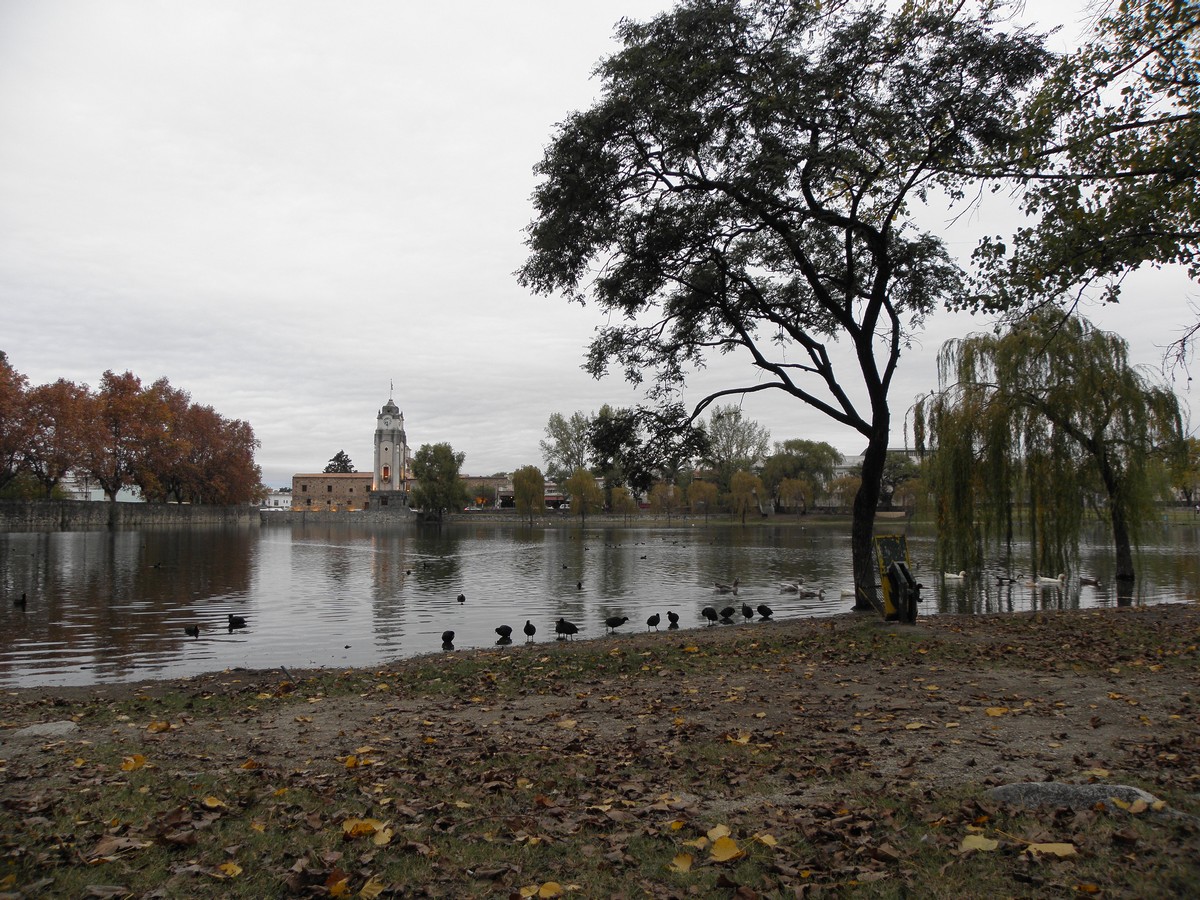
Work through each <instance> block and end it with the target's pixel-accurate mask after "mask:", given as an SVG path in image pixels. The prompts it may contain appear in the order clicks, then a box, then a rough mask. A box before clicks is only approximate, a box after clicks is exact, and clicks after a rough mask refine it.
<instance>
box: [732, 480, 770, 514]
mask: <svg viewBox="0 0 1200 900" xmlns="http://www.w3.org/2000/svg"><path fill="white" fill-rule="evenodd" d="M762 495H763V483H762V479H761V478H759V477H758V476H757V475H752V474H751V473H749V472H747V471H745V470H741V471H737V472H734V473H733V477H731V478H730V479H729V506H730V508H731V509H732V510H733V514H734V515H735V516H738V517H740V518H741V520H742V524H743V525H745V524H746V514H747V513H748V512H750V511H753V512H754V513H755V514H756V515H757V514H758V512H759V502H760V500H761V498H762Z"/></svg>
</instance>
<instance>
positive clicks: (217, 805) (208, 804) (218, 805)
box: [200, 797, 229, 809]
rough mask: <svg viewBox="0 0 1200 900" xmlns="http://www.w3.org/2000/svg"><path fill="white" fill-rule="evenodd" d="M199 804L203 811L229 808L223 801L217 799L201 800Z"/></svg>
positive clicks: (207, 798)
mask: <svg viewBox="0 0 1200 900" xmlns="http://www.w3.org/2000/svg"><path fill="white" fill-rule="evenodd" d="M200 803H201V804H203V806H204V808H205V809H228V808H229V807H228V806H227V805H226V803H225V801H224V800H222V799H220V798H219V797H205V798H204V799H203V800H201V801H200Z"/></svg>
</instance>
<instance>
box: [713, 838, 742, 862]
mask: <svg viewBox="0 0 1200 900" xmlns="http://www.w3.org/2000/svg"><path fill="white" fill-rule="evenodd" d="M710 853H711V858H712V860H713V862H730V861H731V860H735V859H741V858H742V857H743V856H745V855H746V851H745V850H743V849H742V848H741V847H739V846H738V845H737V841H735V840H734V839H733V838H731V837H720V838H717V839H716V840H715V841H713V845H712V850H711V851H710Z"/></svg>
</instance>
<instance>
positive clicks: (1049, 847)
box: [1025, 844, 1075, 859]
mask: <svg viewBox="0 0 1200 900" xmlns="http://www.w3.org/2000/svg"><path fill="white" fill-rule="evenodd" d="M1025 849H1026V850H1028V851H1029V852H1031V853H1037V854H1040V855H1044V856H1057V857H1058V858H1059V859H1066V858H1067V857H1068V856H1074V855H1075V845H1074V844H1030V845H1029V846H1028V847H1026V848H1025Z"/></svg>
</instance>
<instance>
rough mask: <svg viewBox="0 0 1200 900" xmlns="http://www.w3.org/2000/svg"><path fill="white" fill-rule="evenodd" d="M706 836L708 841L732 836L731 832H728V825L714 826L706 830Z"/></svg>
mask: <svg viewBox="0 0 1200 900" xmlns="http://www.w3.org/2000/svg"><path fill="white" fill-rule="evenodd" d="M707 834H708V839H709V840H710V841H716V840H720V839H721V838H723V837H729V835H731V834H733V832H732V831H730V830H729V826H728V825H714V826H713V827H712V828H710V829H708V832H707Z"/></svg>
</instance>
